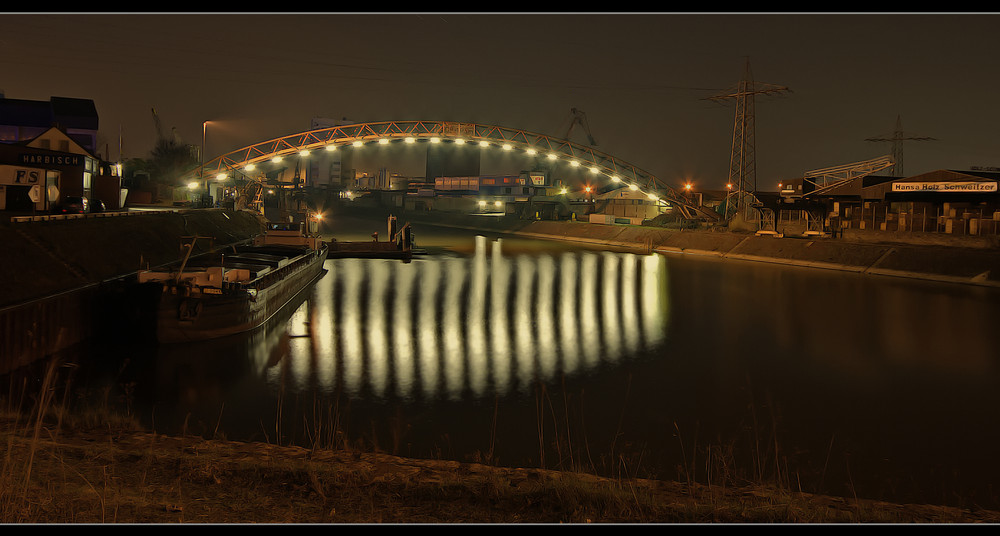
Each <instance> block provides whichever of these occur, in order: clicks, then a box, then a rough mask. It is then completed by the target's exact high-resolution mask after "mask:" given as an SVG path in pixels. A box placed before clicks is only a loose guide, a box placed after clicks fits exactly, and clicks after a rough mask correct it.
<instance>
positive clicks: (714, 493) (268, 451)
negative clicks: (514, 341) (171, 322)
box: [0, 365, 1000, 524]
mask: <svg viewBox="0 0 1000 536" xmlns="http://www.w3.org/2000/svg"><path fill="white" fill-rule="evenodd" d="M56 373H57V370H56V369H55V365H53V366H51V367H50V368H49V369H48V370H47V371H46V373H45V375H44V379H43V380H42V381H41V382H40V387H39V389H37V394H35V395H33V396H27V395H20V396H18V397H17V398H15V397H11V398H10V399H8V400H7V403H6V404H4V405H0V407H2V409H3V415H0V445H2V446H0V448H2V449H3V450H2V459H3V461H2V464H0V523H7V524H13V523H975V522H989V523H995V522H998V521H1000V513H998V512H992V511H975V512H973V511H969V510H963V509H958V508H950V507H938V506H926V505H896V504H890V503H885V502H877V501H865V500H857V499H844V498H837V497H825V496H819V495H811V494H807V493H799V492H791V491H789V490H788V487H787V486H782V485H780V483H779V485H777V486H775V485H769V486H765V485H760V484H755V485H745V484H740V483H736V482H735V481H734V480H733V479H732V477H731V475H732V469H731V465H732V463H733V462H732V460H731V457H730V454H729V453H727V451H726V450H725V449H714V450H713V449H706V450H707V452H708V453H709V455H708V456H705V460H704V461H702V462H699V461H698V460H696V459H691V460H690V466H689V467H691V468H692V473H693V468H694V467H695V465H696V464H700V463H704V464H705V465H706V467H710V468H712V471H714V475H716V476H717V478H713V479H710V480H709V481H712V480H714V481H716V482H720V481H721V482H724V483H725V485H712V486H707V485H702V484H698V483H696V482H695V479H694V478H684V481H683V482H670V481H661V480H649V479H639V478H633V477H631V476H629V475H630V474H631V472H632V469H631V467H634V465H635V463H634V462H633V461H632V460H628V459H627V458H626V457H625V456H622V457H620V459H619V460H618V461H619V465H620V467H619V469H618V470H617V472H616V473H615V474H614V475H613V476H612V477H598V476H595V475H594V474H591V473H588V472H584V471H583V470H582V469H579V468H581V467H585V466H587V465H588V463H584V461H583V460H582V459H581V457H580V456H578V455H570V453H572V452H574V450H577V451H580V452H585V448H584V449H580V447H579V445H578V446H577V447H574V446H573V445H572V444H571V442H570V440H569V438H570V437H572V435H571V434H569V433H568V432H569V430H568V427H569V424H568V423H569V420H568V419H566V418H565V417H564V416H562V415H559V414H558V413H559V412H558V411H554V409H553V408H554V407H555V406H554V405H553V404H551V403H550V402H551V401H550V400H548V399H547V398H546V397H545V396H540V397H539V406H538V408H539V417H540V422H541V419H542V416H543V415H548V416H549V418H551V419H553V420H554V421H558V422H560V423H563V425H564V426H566V427H567V429H565V430H564V431H563V432H564V433H563V434H562V435H558V434H555V433H554V432H550V433H549V434H548V436H547V437H546V441H555V442H558V443H559V445H558V447H557V449H556V450H557V452H560V457H561V458H563V460H559V463H558V465H566V466H570V469H569V470H567V471H554V470H546V469H530V468H502V467H495V466H491V465H488V464H485V463H484V464H480V463H460V462H455V461H445V460H419V459H406V458H400V457H396V456H390V455H387V454H382V453H379V452H377V451H371V450H369V451H361V450H358V449H352V448H345V447H346V446H347V445H346V443H344V442H340V441H337V440H335V439H334V438H335V437H336V436H337V433H336V432H337V427H336V426H335V425H328V426H325V427H321V426H319V425H318V424H317V425H315V426H314V429H313V430H312V432H313V435H312V437H313V446H312V447H311V448H304V447H297V446H280V445H275V444H271V443H244V442H235V441H219V440H206V439H203V438H197V437H169V436H162V435H158V434H155V433H148V432H144V431H141V430H138V427H137V426H135V425H134V423H133V420H132V419H131V418H130V415H129V414H128V406H127V404H125V405H124V408H125V409H124V410H123V409H120V408H121V407H122V406H121V405H116V404H111V403H109V402H108V396H105V397H104V399H103V400H102V402H101V403H99V404H98V405H97V406H94V407H88V408H86V409H82V410H75V411H73V412H69V411H67V410H66V408H67V407H68V404H67V400H66V399H67V398H68V392H69V389H68V387H65V386H63V387H57V383H58V382H56V381H55V380H56V375H57V374H56ZM15 391H19V390H18V389H13V388H12V389H11V393H14V392H15ZM19 392H24V391H23V390H22V391H19ZM112 407H116V408H119V409H111V408H112ZM23 415H27V417H22V416H23ZM336 415H337V412H336V410H335V409H332V410H331V411H330V417H331V422H334V423H335V422H336V421H335V418H336ZM543 428H544V427H542V426H540V430H542V429H543ZM679 432H680V430H678V435H679V436H680V433H679ZM540 433H541V432H540ZM540 441H541V439H540ZM688 452H689V453H691V454H692V455H693V454H694V453H695V452H699V450H698V448H697V446H696V445H692V448H690V449H689V450H688ZM481 459H483V460H485V461H490V460H491V453H490V452H487V453H485V454H484V455H482V456H481ZM772 459H773V453H772ZM563 462H565V463H563Z"/></svg>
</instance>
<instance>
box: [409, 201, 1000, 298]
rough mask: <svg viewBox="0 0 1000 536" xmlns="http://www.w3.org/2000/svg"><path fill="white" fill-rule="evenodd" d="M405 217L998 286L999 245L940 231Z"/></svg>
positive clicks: (556, 237)
mask: <svg viewBox="0 0 1000 536" xmlns="http://www.w3.org/2000/svg"><path fill="white" fill-rule="evenodd" d="M399 216H400V218H401V220H403V221H410V222H413V223H417V222H419V223H420V224H423V225H440V226H448V227H458V228H465V229H470V230H479V231H483V232H492V233H498V232H500V233H506V234H510V235H514V236H523V237H529V238H538V239H544V240H565V241H572V242H579V243H585V244H591V245H604V246H609V247H618V248H630V249H636V250H639V251H650V252H657V253H662V254H665V255H702V256H712V257H717V258H720V259H727V260H738V261H753V262H768V263H778V264H787V265H794V266H804V267H810V268H820V269H828V270H842V271H849V272H856V273H864V274H870V275H880V276H895V277H908V278H916V279H926V280H934V281H942V282H948V283H960V284H969V285H981V286H988V287H1000V248H997V247H991V246H990V245H989V244H986V245H982V244H975V245H971V246H970V245H968V244H967V243H965V242H963V241H960V240H956V241H954V242H951V243H954V244H955V245H947V244H949V243H950V242H947V241H942V239H941V238H940V237H932V238H931V239H930V240H929V241H928V243H919V242H920V241H919V240H915V239H910V240H909V241H905V242H904V241H901V240H900V241H894V242H880V241H876V240H873V239H872V238H871V237H864V238H852V237H846V238H828V237H818V236H816V237H789V236H784V237H776V236H773V235H762V236H756V235H755V234H750V233H737V232H723V231H708V230H689V229H684V230H678V229H666V228H660V227H651V226H637V225H606V224H595V223H586V222H575V221H531V222H511V221H504V220H503V219H498V220H496V221H490V220H485V219H483V218H467V217H453V218H441V217H428V216H427V215H423V214H413V213H407V214H401V215H399ZM418 235H419V233H418ZM418 242H419V241H418ZM417 245H418V246H419V243H418V244H417Z"/></svg>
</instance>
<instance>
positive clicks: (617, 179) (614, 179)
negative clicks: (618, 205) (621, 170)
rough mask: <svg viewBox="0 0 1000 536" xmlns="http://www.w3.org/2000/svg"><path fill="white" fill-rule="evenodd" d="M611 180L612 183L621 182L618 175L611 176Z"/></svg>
mask: <svg viewBox="0 0 1000 536" xmlns="http://www.w3.org/2000/svg"><path fill="white" fill-rule="evenodd" d="M611 180H612V181H613V182H621V181H622V179H621V177H619V176H618V175H612V176H611Z"/></svg>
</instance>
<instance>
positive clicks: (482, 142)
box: [479, 140, 490, 147]
mask: <svg viewBox="0 0 1000 536" xmlns="http://www.w3.org/2000/svg"><path fill="white" fill-rule="evenodd" d="M479 146H480V147H489V146H490V143H489V142H488V141H485V140H483V141H481V142H479Z"/></svg>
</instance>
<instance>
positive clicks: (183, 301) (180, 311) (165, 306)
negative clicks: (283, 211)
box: [156, 248, 327, 344]
mask: <svg viewBox="0 0 1000 536" xmlns="http://www.w3.org/2000/svg"><path fill="white" fill-rule="evenodd" d="M326 255H327V249H326V248H323V249H322V250H319V251H313V252H310V253H309V254H308V255H307V256H306V257H305V258H302V259H297V260H296V263H295V265H294V266H293V267H290V268H289V269H288V270H286V271H285V273H283V274H281V277H276V278H274V280H273V281H271V282H269V283H268V284H266V285H259V286H257V287H256V288H244V289H226V290H224V291H220V293H217V294H213V293H207V292H191V293H185V292H184V291H183V289H178V288H176V287H171V286H165V287H164V289H163V292H161V293H160V296H159V302H158V304H157V311H156V316H157V322H156V337H157V340H158V341H159V342H160V343H165V344H171V343H184V342H195V341H201V340H208V339H215V338H219V337H225V336H228V335H233V334H237V333H242V332H245V331H249V330H252V329H254V328H257V327H259V326H261V325H263V324H264V323H265V322H267V320H268V319H270V318H271V317H273V316H274V315H275V314H277V313H278V312H279V311H281V310H282V309H283V308H284V307H285V306H286V305H287V304H288V303H290V302H291V301H293V300H294V299H295V298H296V296H297V295H299V294H300V293H301V292H304V291H306V290H307V289H308V288H310V287H311V286H312V284H313V283H314V282H316V281H317V280H318V279H319V278H320V277H322V276H323V274H325V273H326V271H325V270H324V269H323V263H324V261H325V260H326Z"/></svg>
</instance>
